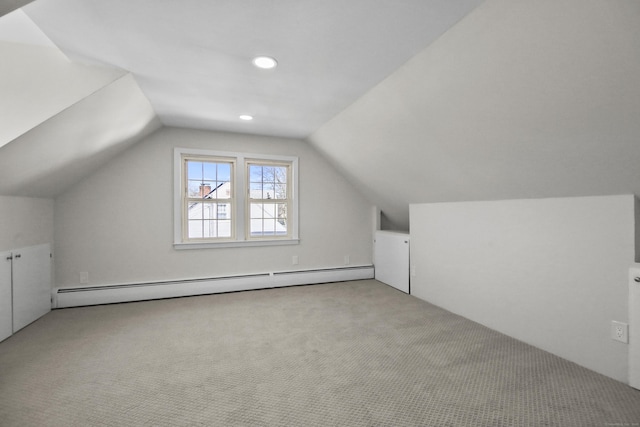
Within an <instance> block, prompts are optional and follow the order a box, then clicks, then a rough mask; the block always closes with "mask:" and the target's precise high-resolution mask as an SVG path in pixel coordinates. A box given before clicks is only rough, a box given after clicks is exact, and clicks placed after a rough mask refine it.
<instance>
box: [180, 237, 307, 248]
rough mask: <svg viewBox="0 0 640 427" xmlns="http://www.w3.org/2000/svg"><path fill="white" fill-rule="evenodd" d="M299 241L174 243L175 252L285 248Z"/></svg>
mask: <svg viewBox="0 0 640 427" xmlns="http://www.w3.org/2000/svg"><path fill="white" fill-rule="evenodd" d="M299 243H300V239H277V240H276V239H273V240H237V241H233V242H219V243H214V242H206V243H197V242H196V243H174V244H173V248H174V249H176V250H189V249H216V248H241V247H250V246H285V245H297V244H299Z"/></svg>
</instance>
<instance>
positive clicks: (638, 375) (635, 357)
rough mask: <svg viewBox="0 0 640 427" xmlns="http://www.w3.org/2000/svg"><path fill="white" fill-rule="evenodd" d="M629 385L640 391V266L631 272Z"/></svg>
mask: <svg viewBox="0 0 640 427" xmlns="http://www.w3.org/2000/svg"><path fill="white" fill-rule="evenodd" d="M628 338H629V385H630V386H631V387H633V388H637V389H640V265H638V267H635V268H631V269H630V270H629V337H628Z"/></svg>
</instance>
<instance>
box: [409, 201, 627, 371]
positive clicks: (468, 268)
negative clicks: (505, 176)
mask: <svg viewBox="0 0 640 427" xmlns="http://www.w3.org/2000/svg"><path fill="white" fill-rule="evenodd" d="M634 205H635V200H634V196H632V195H625V196H608V197H581V198H556V199H537V200H505V201H490V202H461V203H435V204H416V205H411V209H410V215H411V216H410V218H411V219H410V221H411V263H412V266H415V269H416V276H415V277H413V278H412V282H411V292H412V294H414V295H415V296H417V297H418V298H422V299H424V300H427V301H429V302H431V303H433V304H435V305H438V306H440V307H443V308H445V309H447V310H450V311H452V312H454V313H457V314H459V315H462V316H464V317H466V318H469V319H471V320H473V321H476V322H478V323H481V324H483V325H486V326H488V327H490V328H492V329H495V330H498V331H500V332H502V333H504V334H506V335H509V336H512V337H514V338H516V339H519V340H522V341H524V342H527V343H529V344H532V345H534V346H536V347H539V348H542V349H544V350H547V351H549V352H551V353H554V354H556V355H558V356H560V357H563V358H566V359H568V360H571V361H573V362H575V363H577V364H579V365H582V366H585V367H587V368H589V369H592V370H594V371H596V372H599V373H602V374H604V375H607V376H609V377H612V378H614V379H616V380H619V381H623V382H627V366H628V357H627V350H628V349H627V347H628V346H627V345H626V344H623V343H620V342H616V341H613V340H612V339H611V338H610V328H611V321H612V320H618V321H622V322H628V292H627V274H628V269H629V267H630V265H631V264H632V263H633V262H634V257H635V242H634V236H635V232H634V222H635V218H634Z"/></svg>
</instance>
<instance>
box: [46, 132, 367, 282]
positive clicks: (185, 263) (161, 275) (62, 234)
mask: <svg viewBox="0 0 640 427" xmlns="http://www.w3.org/2000/svg"><path fill="white" fill-rule="evenodd" d="M174 147H186V148H201V149H212V150H220V151H231V152H253V153H258V154H272V155H286V156H297V157H298V158H299V211H300V216H299V218H300V244H298V245H292V246H270V247H243V248H216V249H201V250H175V249H174V247H173V149H174ZM372 209H373V208H372V205H371V204H370V203H369V202H368V201H367V200H365V199H364V198H363V197H362V196H361V195H360V194H359V193H358V192H357V191H355V190H354V188H353V187H352V186H351V184H350V183H349V182H347V181H346V180H345V179H344V178H343V177H342V176H341V175H339V174H338V173H337V172H336V171H335V170H334V169H333V168H332V167H331V166H330V164H329V163H328V162H326V161H325V160H324V159H323V158H322V156H320V155H319V154H318V153H317V152H316V151H315V150H314V149H313V148H312V147H310V146H309V145H308V144H306V143H305V142H303V141H300V140H294V139H282V138H271V137H259V136H250V135H242V134H228V133H216V132H205V131H197V130H187V129H178V128H163V129H161V130H159V131H157V132H156V133H154V134H152V135H151V136H149V137H147V138H146V139H145V140H143V141H141V142H139V143H138V144H136V145H135V146H133V147H132V148H130V149H129V150H127V151H126V152H124V153H123V154H121V155H120V156H118V157H117V158H115V159H114V160H112V161H111V162H109V163H108V164H107V165H105V166H104V167H103V168H101V169H99V170H98V171H96V172H95V173H94V174H93V175H91V176H90V177H89V178H87V179H85V180H83V181H82V182H80V183H78V184H77V185H76V186H74V187H72V188H71V189H69V190H68V191H67V192H65V193H64V194H62V195H60V196H59V197H58V198H56V203H55V212H56V222H55V238H56V246H55V249H56V254H57V256H56V259H55V262H56V264H55V266H56V280H55V282H56V286H58V287H68V286H77V285H78V284H79V273H80V272H88V273H89V285H101V284H113V283H132V282H134V283H135V282H142V281H155V280H172V279H185V278H199V277H215V276H225V275H235V274H243V273H253V272H270V271H286V270H293V269H296V270H297V269H310V268H330V267H336V266H343V265H344V256H345V255H349V256H350V262H351V265H365V264H367V265H369V264H371V263H372V259H371V257H372V255H371V254H372V230H373V224H372V223H373V218H372V215H371V212H372ZM294 255H297V256H298V260H299V264H298V265H295V266H294V265H292V257H293V256H294Z"/></svg>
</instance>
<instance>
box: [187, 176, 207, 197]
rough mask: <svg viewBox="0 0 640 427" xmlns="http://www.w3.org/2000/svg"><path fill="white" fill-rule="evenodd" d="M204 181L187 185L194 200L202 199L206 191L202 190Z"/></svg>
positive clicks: (188, 191) (189, 194)
mask: <svg viewBox="0 0 640 427" xmlns="http://www.w3.org/2000/svg"><path fill="white" fill-rule="evenodd" d="M202 187H203V184H202V181H191V180H190V181H189V183H188V184H187V193H188V196H189V197H192V198H201V197H202V193H203V191H206V189H205V188H202Z"/></svg>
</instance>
